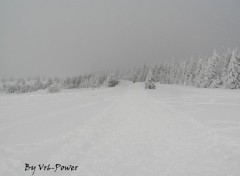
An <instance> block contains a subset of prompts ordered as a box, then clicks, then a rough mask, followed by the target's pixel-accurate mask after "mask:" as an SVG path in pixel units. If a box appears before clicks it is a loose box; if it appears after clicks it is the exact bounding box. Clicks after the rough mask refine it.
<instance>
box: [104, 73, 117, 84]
mask: <svg viewBox="0 0 240 176" xmlns="http://www.w3.org/2000/svg"><path fill="white" fill-rule="evenodd" d="M118 83H119V81H118V80H117V78H115V77H114V76H113V74H110V75H109V76H108V78H107V80H106V86H107V87H115V86H116V85H118Z"/></svg>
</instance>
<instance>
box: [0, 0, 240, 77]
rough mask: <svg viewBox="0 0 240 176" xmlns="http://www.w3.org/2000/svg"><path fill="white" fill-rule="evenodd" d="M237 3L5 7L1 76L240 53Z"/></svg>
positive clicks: (89, 0) (16, 0)
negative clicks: (237, 50)
mask: <svg viewBox="0 0 240 176" xmlns="http://www.w3.org/2000/svg"><path fill="white" fill-rule="evenodd" d="M239 9H240V1H239V0H118V1H117V0H64V1H63V0H21V1H20V0H0V76H17V77H19V76H29V75H49V76H55V75H56V76H66V75H69V76H72V75H75V74H79V73H84V72H86V71H87V72H89V71H95V70H102V69H109V68H111V67H118V66H122V67H123V66H131V65H138V64H139V63H143V62H145V63H159V62H160V61H161V60H164V59H165V60H166V59H171V58H172V57H175V58H189V57H191V56H194V57H198V56H199V55H203V56H209V55H211V53H212V51H213V49H217V50H218V51H226V50H227V49H228V48H235V47H239V46H240V10H239Z"/></svg>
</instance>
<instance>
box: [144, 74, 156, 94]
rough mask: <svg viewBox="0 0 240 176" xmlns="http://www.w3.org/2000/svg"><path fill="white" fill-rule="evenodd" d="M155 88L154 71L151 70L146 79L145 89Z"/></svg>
mask: <svg viewBox="0 0 240 176" xmlns="http://www.w3.org/2000/svg"><path fill="white" fill-rule="evenodd" d="M155 88H156V86H155V83H154V79H153V74H152V71H151V70H150V71H149V72H148V75H147V78H146V80H145V89H155Z"/></svg>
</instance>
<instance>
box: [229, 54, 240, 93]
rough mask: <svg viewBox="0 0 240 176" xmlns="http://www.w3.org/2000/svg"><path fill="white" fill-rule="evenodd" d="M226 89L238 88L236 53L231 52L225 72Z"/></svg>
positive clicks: (239, 69) (239, 64)
mask: <svg viewBox="0 0 240 176" xmlns="http://www.w3.org/2000/svg"><path fill="white" fill-rule="evenodd" d="M226 83H227V88H230V89H239V88H240V58H239V56H238V54H237V53H236V51H233V53H232V57H231V59H230V62H229V64H228V70H227V79H226Z"/></svg>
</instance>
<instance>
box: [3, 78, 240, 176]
mask: <svg viewBox="0 0 240 176" xmlns="http://www.w3.org/2000/svg"><path fill="white" fill-rule="evenodd" d="M25 163H29V164H31V165H38V164H51V165H55V164H57V163H59V164H62V165H69V164H71V165H77V166H78V169H77V170H76V171H65V172H63V171H62V172H61V171H57V172H53V171H52V170H51V171H39V170H36V171H35V173H34V175H36V176H40V175H41V176H42V175H58V176H59V175H68V176H70V175H76V176H81V175H82V176H118V175H121V176H128V175H129V176H141V175H144V176H152V175H154V176H176V175H177V176H239V175H240V91H239V90H224V89H197V88H191V87H182V86H174V85H160V84H158V85H157V89H156V90H144V86H143V84H142V83H136V84H132V83H130V82H124V81H123V82H122V83H121V84H120V85H119V86H117V87H115V88H100V89H94V90H93V89H80V90H63V91H62V92H60V93H56V94H47V93H45V92H37V93H30V94H21V95H20V94H14V95H6V94H4V95H0V175H1V176H12V175H14V176H15V175H16V176H20V175H21V176H25V175H26V176H27V175H31V174H32V173H33V172H32V171H24V169H25Z"/></svg>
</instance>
